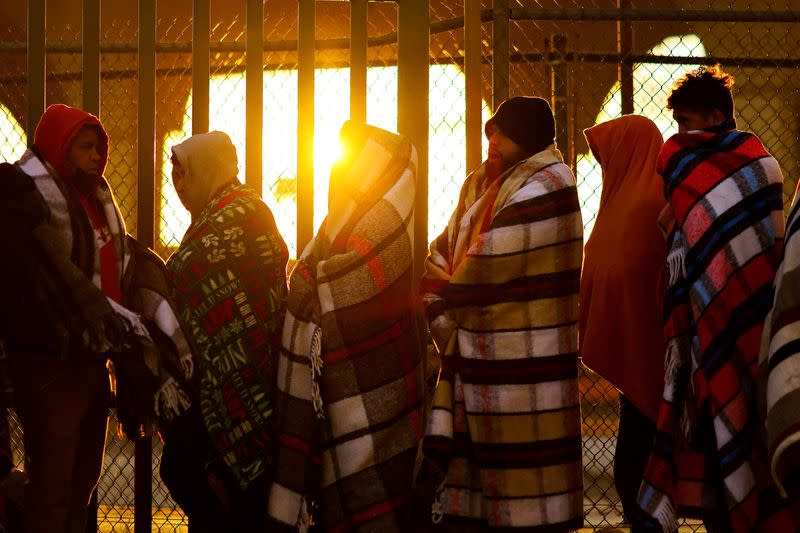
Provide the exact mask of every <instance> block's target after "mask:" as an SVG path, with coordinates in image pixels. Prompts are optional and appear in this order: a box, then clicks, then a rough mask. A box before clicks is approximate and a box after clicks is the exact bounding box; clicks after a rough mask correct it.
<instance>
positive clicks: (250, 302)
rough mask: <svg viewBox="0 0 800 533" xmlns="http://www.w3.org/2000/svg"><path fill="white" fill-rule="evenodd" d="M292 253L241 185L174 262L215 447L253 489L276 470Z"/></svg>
mask: <svg viewBox="0 0 800 533" xmlns="http://www.w3.org/2000/svg"><path fill="white" fill-rule="evenodd" d="M288 255H289V253H288V250H287V248H286V244H285V243H284V242H283V239H282V238H281V236H280V234H279V233H278V228H277V226H276V225H275V220H274V218H273V216H272V213H271V212H270V210H269V208H268V207H267V206H266V205H265V204H264V202H263V201H262V200H261V198H260V197H259V195H258V194H257V193H256V192H255V191H253V190H252V189H251V188H250V187H248V186H247V185H243V184H241V183H239V181H237V180H236V179H233V180H232V182H231V183H230V184H228V185H227V186H225V187H223V188H222V190H220V191H218V193H217V194H216V195H215V196H214V197H213V198H212V199H211V201H210V203H209V205H208V206H207V207H206V208H205V209H204V210H203V211H202V212H201V213H200V214H199V215H198V217H197V219H196V220H195V221H194V222H193V223H192V225H191V227H189V229H188V230H187V231H186V235H185V236H184V237H183V240H182V242H181V245H180V247H179V248H178V249H177V250H176V251H175V253H174V254H172V256H171V257H170V258H169V261H168V262H167V270H168V271H169V277H170V280H171V281H172V283H173V285H174V287H175V294H176V300H177V304H178V309H179V313H180V317H181V320H182V321H183V323H184V324H186V332H187V335H188V337H189V339H190V340H191V342H192V344H193V345H194V346H195V348H196V350H197V355H198V372H199V385H198V387H199V394H198V400H199V407H200V411H201V413H202V416H203V420H204V422H205V426H206V429H207V430H208V435H209V438H210V439H211V442H212V444H213V445H214V448H215V449H216V451H217V452H218V453H219V456H220V457H221V458H222V460H224V461H225V464H226V465H227V466H228V467H229V468H230V471H231V473H232V474H233V476H234V478H235V479H236V481H237V482H238V483H239V484H240V486H241V487H242V488H246V487H247V486H248V485H249V484H250V483H251V482H253V481H254V480H255V479H256V478H258V477H259V476H261V475H262V474H263V473H264V472H266V471H267V470H268V468H269V463H270V462H271V459H272V458H271V451H272V447H273V444H274V443H273V439H274V432H273V427H272V423H273V420H272V413H273V394H274V381H275V364H276V361H277V357H278V350H279V347H280V334H281V325H282V324H283V315H284V310H285V308H286V278H285V271H286V262H287V260H288Z"/></svg>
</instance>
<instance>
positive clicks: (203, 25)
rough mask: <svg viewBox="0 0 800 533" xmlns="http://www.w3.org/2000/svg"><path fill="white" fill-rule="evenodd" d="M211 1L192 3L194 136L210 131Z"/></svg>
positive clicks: (196, 0)
mask: <svg viewBox="0 0 800 533" xmlns="http://www.w3.org/2000/svg"><path fill="white" fill-rule="evenodd" d="M210 10H211V8H210V1H209V0H194V1H193V2H192V134H193V135H194V134H195V133H205V132H207V131H208V112H209V111H208V108H209V82H210V80H211V62H210V59H209V49H210V46H209V39H210V35H209V27H210V18H211V12H210Z"/></svg>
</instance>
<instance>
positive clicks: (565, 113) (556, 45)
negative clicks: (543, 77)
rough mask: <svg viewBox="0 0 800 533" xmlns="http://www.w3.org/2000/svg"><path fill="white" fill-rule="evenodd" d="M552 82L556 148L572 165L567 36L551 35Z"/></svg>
mask: <svg viewBox="0 0 800 533" xmlns="http://www.w3.org/2000/svg"><path fill="white" fill-rule="evenodd" d="M552 43H553V54H552V55H551V61H552V74H553V77H552V80H551V87H552V92H553V115H555V118H556V146H557V147H558V149H559V150H561V153H562V154H563V155H564V161H565V162H567V163H568V164H569V165H570V166H574V165H572V159H573V158H572V142H571V139H570V136H569V94H568V91H569V84H568V83H567V82H568V80H567V77H568V75H569V66H568V65H567V36H566V35H553V40H552Z"/></svg>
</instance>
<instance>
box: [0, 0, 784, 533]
mask: <svg viewBox="0 0 800 533" xmlns="http://www.w3.org/2000/svg"><path fill="white" fill-rule="evenodd" d="M506 3H507V5H508V9H507V10H499V11H498V10H495V11H494V12H493V11H492V10H491V8H492V7H493V2H492V0H482V8H483V11H482V20H483V23H482V31H481V55H482V61H483V63H482V69H481V80H480V88H481V97H482V101H483V105H482V107H483V113H482V120H483V122H485V121H486V119H488V117H489V115H490V112H491V111H490V103H491V102H492V100H493V96H494V94H495V93H494V89H495V87H494V86H493V76H492V62H493V60H494V58H495V53H494V52H495V50H493V47H492V42H493V29H494V22H493V19H494V17H497V16H504V17H505V16H507V17H508V20H509V43H508V44H509V56H508V57H509V79H508V84H507V87H506V88H503V89H502V90H503V91H505V90H507V92H508V95H509V96H514V95H522V94H535V95H540V96H544V97H547V98H549V99H551V101H552V102H553V104H554V109H555V111H556V113H557V115H558V118H559V144H560V148H561V149H562V151H564V153H565V155H566V157H567V159H568V161H569V163H570V164H571V166H572V167H573V169H574V170H575V173H576V176H577V179H578V188H579V196H580V199H581V204H582V209H583V217H584V224H585V232H586V235H587V236H588V234H589V233H590V232H591V229H592V226H593V223H594V217H595V215H596V212H597V208H598V205H599V199H600V193H601V184H602V180H601V173H600V168H599V165H598V164H597V162H596V161H595V160H594V159H593V157H592V156H591V154H590V153H589V150H588V147H587V145H586V142H585V139H584V137H583V134H582V132H583V130H584V129H585V128H588V127H590V126H592V125H594V124H595V123H597V122H601V121H603V120H607V119H610V118H614V117H617V116H620V115H621V114H623V113H625V112H636V113H641V114H644V115H646V116H648V117H650V118H651V119H653V120H654V121H655V122H656V124H657V125H658V126H659V128H660V129H661V131H662V133H663V134H664V135H665V137H666V136H668V135H670V134H671V133H673V132H674V131H675V126H674V125H673V123H672V120H671V116H670V114H669V112H668V111H666V109H665V102H666V98H667V95H668V94H669V91H670V88H671V86H672V83H673V82H674V81H675V80H676V79H677V78H678V77H679V76H680V75H681V74H682V73H684V72H685V71H687V70H689V69H692V68H694V67H696V66H697V65H701V64H712V63H716V62H719V63H721V64H722V65H723V66H724V67H725V68H726V70H728V71H729V72H730V73H732V74H733V75H734V76H735V77H736V86H735V99H736V109H737V120H738V122H739V126H740V127H741V128H742V129H749V130H752V131H753V132H755V133H756V134H757V135H759V137H760V138H761V139H762V140H763V141H764V144H765V145H766V146H767V148H768V149H769V150H770V151H771V152H772V154H773V155H775V157H776V158H777V160H778V161H779V163H780V164H781V167H782V168H783V170H784V175H785V177H786V188H785V190H786V200H787V205H788V202H789V200H790V197H791V194H792V192H793V191H794V186H795V183H796V181H797V177H798V175H799V174H800V133H798V124H800V121H799V120H798V118H799V117H798V114H800V76H798V68H799V67H800V56H798V55H797V52H796V50H798V49H800V47H798V45H799V44H800V42H798V41H800V37H798V35H800V32H798V30H800V27H799V25H798V19H800V11H798V7H797V6H796V5H793V1H792V0H778V1H777V2H774V1H770V2H767V1H766V0H764V1H763V2H757V1H737V0H734V1H732V2H725V3H724V5H723V4H722V3H720V2H719V1H718V0H707V1H705V2H703V1H701V0H683V1H679V2H674V1H672V2H667V1H666V0H664V1H660V0H641V1H636V2H635V3H632V2H631V1H630V0H592V1H590V2H582V1H581V2H579V1H577V0H576V1H572V0H550V1H533V0H508V2H499V3H498V5H502V4H506ZM6 4H9V5H6ZM51 4H52V7H51ZM117 4H120V3H117V2H111V0H103V17H102V22H101V40H102V45H101V51H102V55H101V85H100V86H101V107H100V109H101V118H102V120H103V122H104V124H105V126H106V128H107V130H108V133H109V138H110V145H111V150H110V154H109V165H108V169H107V172H106V176H107V178H108V179H109V181H110V182H111V184H112V186H113V188H114V190H115V192H116V194H117V198H118V201H119V203H120V205H121V207H122V211H123V214H124V215H125V218H126V222H127V224H128V228H129V230H130V231H131V232H132V233H134V234H135V233H136V230H137V216H136V213H137V198H138V185H137V183H138V180H137V175H138V169H137V154H138V146H137V121H136V109H137V101H138V88H137V67H138V60H137V38H138V26H137V19H136V10H135V8H131V7H130V6H121V7H117ZM122 4H124V3H122ZM576 8H581V9H576ZM25 9H26V5H25V2H22V3H21V4H20V5H19V6H18V7H12V6H10V3H5V4H4V5H3V6H1V7H0V15H3V14H5V15H8V16H6V17H5V18H0V20H2V21H3V22H0V143H2V144H1V145H0V158H2V159H4V160H11V161H13V160H15V159H16V158H18V157H19V156H20V155H21V154H22V151H24V146H25V144H26V137H25V132H24V125H25V124H26V112H27V108H26V101H25V95H26V80H27V70H26V61H25V59H26V47H25V42H26V26H25V17H24V13H25ZM80 9H81V3H80V2H79V1H78V0H70V1H64V2H58V3H56V2H49V3H48V17H49V20H52V21H53V23H52V24H50V23H48V24H49V25H48V26H47V32H46V37H47V49H48V52H47V56H46V64H47V72H48V75H47V80H46V89H47V91H46V101H47V103H55V102H63V103H68V104H72V105H81V98H82V94H81V69H82V66H81V65H82V64H81V44H80V40H81V30H80V28H81V24H80ZM681 9H682V11H681ZM12 10H19V11H20V13H22V15H20V14H19V13H17V12H16V11H13V12H12ZM793 10H794V11H793ZM244 11H245V1H244V0H225V1H223V0H213V1H212V2H211V24H210V28H211V31H210V43H211V54H210V79H209V127H210V129H220V130H224V131H226V132H227V133H228V134H229V135H230V136H231V138H232V140H233V142H234V145H235V146H236V147H237V150H238V152H239V168H240V177H241V178H242V180H243V181H244V177H245V176H246V175H247V168H246V165H245V157H244V154H245V145H246V143H245V141H246V139H245V137H246V129H245V121H246V118H245V115H246V106H245V100H246V98H245V83H246V78H245V62H246V59H247V56H246V53H245V31H246V20H245V17H244V15H243V14H244ZM463 14H464V0H453V1H449V0H430V22H431V38H430V82H429V91H428V96H429V113H428V118H429V146H428V154H429V159H428V167H429V172H428V174H429V198H428V210H429V217H428V221H429V223H428V232H427V237H428V239H429V240H430V239H432V238H434V237H435V236H436V235H438V234H439V233H440V232H441V230H442V229H443V228H444V225H445V224H446V221H447V219H448V217H449V215H450V213H451V211H452V209H453V207H454V203H455V201H456V198H457V195H458V191H459V188H460V187H461V184H462V183H463V180H464V177H465V175H466V173H467V172H468V170H470V169H467V168H466V163H465V156H464V150H465V142H466V138H467V135H469V134H470V133H471V132H467V131H466V125H465V110H466V102H465V92H466V85H467V80H466V78H465V76H464V69H463V65H464V59H465V58H464V29H463V18H462V17H463ZM158 17H159V19H158V23H157V27H156V35H157V40H158V43H159V44H158V47H157V51H158V52H157V62H156V65H157V72H156V109H155V110H154V111H155V116H156V126H155V128H156V131H155V139H156V161H155V168H156V198H157V200H156V204H155V206H156V213H155V214H156V221H157V223H156V225H155V228H156V239H155V244H156V249H157V251H158V252H159V253H160V254H161V255H162V257H164V258H166V257H167V256H168V255H169V253H171V251H172V250H174V248H175V247H176V246H177V245H178V243H179V242H180V239H181V237H182V235H183V232H184V231H185V229H186V227H187V226H188V223H189V217H188V214H187V213H186V211H185V210H184V209H183V207H182V206H181V205H180V202H179V201H178V200H177V197H176V195H175V192H174V189H172V185H171V180H170V179H169V175H170V171H171V165H170V163H169V157H170V153H171V151H170V149H171V147H172V146H173V145H174V144H176V143H178V142H180V141H181V140H183V139H185V138H186V137H188V136H189V135H190V134H191V128H192V95H191V90H192V46H191V39H192V13H191V2H174V3H173V2H162V3H160V4H159V5H158ZM297 18H298V7H297V2H296V1H294V0H265V2H264V36H265V37H264V38H265V43H264V51H263V58H262V66H263V75H264V81H263V103H264V105H263V146H262V148H263V150H262V160H263V168H262V176H263V197H264V200H265V201H266V202H267V204H268V205H269V206H270V208H271V209H272V211H273V213H274V214H275V218H276V221H277V223H278V227H279V229H280V231H281V233H282V235H283V236H284V239H285V240H286V242H287V244H288V245H289V247H290V250H291V253H292V255H295V254H296V253H297V252H298V250H297V227H298V223H297V222H298V221H297V194H298V187H297V179H298V163H297V156H298V150H297V141H296V139H297V136H296V135H295V133H296V131H297V128H298V91H297V62H298V54H297V41H296V39H297V36H298V26H297ZM350 22H351V21H350V9H349V5H348V4H347V3H343V2H318V3H317V7H316V39H317V51H316V59H315V62H316V75H315V87H316V90H315V149H314V163H315V165H314V166H315V171H314V198H315V201H314V210H313V211H314V215H313V216H314V226H315V228H316V227H317V226H318V225H319V223H320V222H321V221H322V218H323V217H324V215H325V212H326V210H327V188H328V173H329V171H330V166H331V165H332V163H333V161H334V160H335V158H336V156H337V149H338V142H337V133H338V129H339V127H340V126H341V123H342V122H343V121H344V120H346V119H347V118H348V116H349V112H350V107H349V99H348V96H347V95H348V94H349V83H350V73H349V68H348V67H349V47H348V38H349V35H350V29H349V26H350ZM367 29H368V37H369V43H370V44H369V49H368V56H367V61H368V70H367V85H368V89H367V121H368V122H370V123H372V124H375V125H377V126H380V127H384V128H387V129H390V130H395V129H397V124H398V108H397V90H398V85H397V68H398V39H397V32H398V6H397V4H396V3H393V2H374V3H370V4H368V12H367ZM484 150H485V142H484ZM484 153H485V152H484ZM581 393H582V409H583V418H584V427H583V434H584V467H585V498H584V502H585V511H586V526H587V527H590V528H599V527H603V526H611V525H617V524H619V523H621V522H622V514H621V506H620V503H619V498H618V497H617V495H616V492H615V490H614V487H613V474H612V470H613V468H612V464H613V456H614V448H615V446H616V433H617V429H618V407H617V401H618V394H617V391H616V389H614V388H613V387H612V386H611V385H609V384H608V383H607V382H606V381H604V380H602V379H601V378H600V377H599V376H597V375H595V374H593V373H592V372H591V371H589V370H588V369H583V372H582V375H581ZM12 429H13V430H14V431H12V434H13V440H14V442H15V443H16V444H17V445H16V448H15V450H16V459H17V461H18V462H19V461H21V454H20V443H21V439H20V433H19V427H18V425H17V424H16V423H15V422H12ZM159 456H160V443H159V441H158V439H154V445H153V461H152V469H153V483H152V505H153V525H152V527H153V531H162V532H171V531H185V530H186V521H185V517H184V516H183V514H182V513H181V512H180V510H179V509H177V508H176V506H175V504H174V502H173V501H172V500H171V499H170V497H169V495H168V493H167V491H166V490H165V489H164V487H163V485H162V484H161V482H160V479H159V477H158V464H159ZM134 463H135V461H134V448H133V445H132V444H131V443H130V442H128V441H126V440H124V439H122V438H120V437H118V436H117V431H116V425H115V422H114V421H113V418H112V422H111V424H110V428H109V437H108V442H107V448H106V459H105V468H104V471H103V475H102V478H101V481H100V485H99V487H98V527H99V529H100V530H101V531H129V530H132V529H133V525H132V524H133V522H134V518H133V517H134V499H135V498H134V489H133V479H134V469H135V464H134ZM686 525H687V527H688V528H690V529H694V530H702V527H701V526H700V525H699V524H696V523H689V524H686Z"/></svg>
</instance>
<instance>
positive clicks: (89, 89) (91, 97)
mask: <svg viewBox="0 0 800 533" xmlns="http://www.w3.org/2000/svg"><path fill="white" fill-rule="evenodd" d="M82 33H83V78H82V79H83V83H82V89H83V109H84V110H85V111H88V112H89V113H92V114H93V115H95V116H98V117H99V116H100V0H83V31H82Z"/></svg>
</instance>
